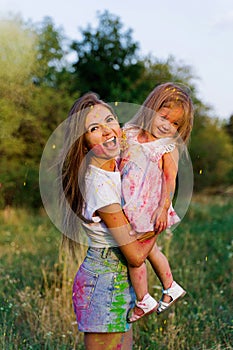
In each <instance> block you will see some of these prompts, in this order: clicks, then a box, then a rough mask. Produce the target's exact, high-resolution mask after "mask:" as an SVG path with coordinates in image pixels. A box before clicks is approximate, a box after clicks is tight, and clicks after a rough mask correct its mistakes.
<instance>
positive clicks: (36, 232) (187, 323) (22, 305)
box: [0, 196, 233, 350]
mask: <svg viewBox="0 0 233 350" xmlns="http://www.w3.org/2000/svg"><path fill="white" fill-rule="evenodd" d="M232 214H233V198H232V197H225V198H224V197H221V196H215V197H214V196H212V197H206V196H199V197H197V196H195V197H194V198H193V200H192V203H191V206H190V209H189V211H188V213H187V214H186V216H185V218H184V219H183V221H182V223H181V224H180V225H179V226H178V228H177V229H176V230H175V231H174V232H173V235H172V236H169V235H166V234H162V235H161V236H160V238H159V245H161V247H162V248H163V251H164V252H165V253H166V255H167V256H168V258H169V261H170V263H171V267H172V271H173V274H174V278H175V280H177V282H179V283H180V284H182V285H183V286H184V288H185V289H186V290H187V294H186V296H185V297H184V298H183V299H182V300H181V301H180V302H179V303H177V304H176V305H174V306H173V307H172V308H171V309H170V311H168V312H166V313H164V314H162V315H160V316H156V315H155V314H152V315H150V316H148V317H146V318H144V319H142V320H140V321H139V322H137V323H135V324H134V339H135V345H134V349H135V350H139V349H141V350H146V349H149V350H154V349H159V350H162V349H164V350H189V349H192V350H199V349H200V350H201V349H202V350H204V349H206V350H207V349H208V350H211V349H212V350H220V349H221V350H222V349H233V315H232V311H233V309H232V290H233V282H232V271H233V263H232V261H233V260H232V258H233V235H232V232H233V215H232ZM0 225H1V236H0V261H1V263H0V273H1V279H0V312H1V316H0V320H1V329H0V348H1V349H2V350H11V349H12V350H13V349H14V350H16V349H17V350H23V349H33V350H37V349H38V350H39V349H47V350H53V349H54V350H55V349H59V350H60V349H61V350H63V349H64V350H67V349H69V350H71V349H77V350H82V349H83V335H82V334H81V333H79V332H78V331H77V325H76V323H75V316H74V312H73V309H72V300H71V295H72V283H73V277H74V274H75V272H76V270H77V267H78V264H79V263H74V262H72V260H71V258H69V257H64V256H61V254H60V253H59V246H60V233H59V232H58V231H57V230H56V228H54V226H53V225H52V224H51V223H50V221H49V219H48V218H47V216H46V215H45V214H44V213H43V212H41V213H30V212H27V211H25V210H23V209H17V210H14V209H10V208H8V209H6V210H4V211H2V212H1V214H0ZM84 253H85V249H82V248H81V247H80V259H79V260H80V261H81V260H82V258H83V256H84ZM148 270H149V286H150V292H151V293H152V294H154V295H155V297H156V298H157V299H159V298H160V296H161V287H160V284H159V282H158V279H157V278H156V277H155V276H154V274H153V272H152V269H151V268H150V266H149V265H148Z"/></svg>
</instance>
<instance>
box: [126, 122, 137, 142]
mask: <svg viewBox="0 0 233 350" xmlns="http://www.w3.org/2000/svg"><path fill="white" fill-rule="evenodd" d="M139 131H140V128H138V127H135V126H133V125H128V126H126V127H123V135H125V136H126V138H127V139H135V140H136V139H137V136H138V133H139Z"/></svg>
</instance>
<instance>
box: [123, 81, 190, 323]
mask: <svg viewBox="0 0 233 350" xmlns="http://www.w3.org/2000/svg"><path fill="white" fill-rule="evenodd" d="M192 125H193V105H192V101H191V98H190V96H189V95H188V94H187V93H186V92H185V91H184V90H183V89H182V88H181V87H180V86H177V85H175V84H173V83H166V84H162V85H159V86H158V87H156V88H155V89H154V90H153V91H152V92H151V93H150V95H149V96H148V97H147V99H146V100H145V102H144V104H143V105H142V107H141V108H140V110H139V112H138V113H137V114H136V116H135V117H134V118H133V119H132V120H131V121H130V122H129V123H127V125H126V126H125V128H124V133H125V137H126V145H125V150H124V151H123V153H122V161H121V166H120V167H121V176H122V195H123V199H124V206H123V209H124V213H125V214H126V216H127V218H128V220H129V222H130V224H131V226H132V228H133V230H134V231H135V232H137V233H138V238H139V237H140V239H143V237H147V238H148V237H150V235H151V234H152V235H153V234H154V233H157V234H159V233H160V232H162V231H163V230H165V229H166V228H168V227H171V226H172V225H174V224H176V223H177V222H179V220H180V219H179V217H178V216H177V214H176V213H175V211H174V209H173V207H172V199H173V196H174V192H175V183H176V176H177V170H178V160H179V152H182V150H183V149H184V147H183V146H184V145H185V144H187V142H188V140H189V136H190V133H191V130H192ZM148 260H149V261H150V263H151V265H152V267H153V269H154V271H155V272H156V274H157V276H158V278H159V279H160V281H161V283H162V286H163V296H162V298H161V300H160V302H159V305H158V308H157V313H158V314H160V313H161V312H163V311H165V310H167V309H168V308H169V307H170V306H171V305H172V304H173V303H174V302H175V301H177V300H178V299H179V298H180V297H182V296H184V295H185V293H186V292H185V291H184V289H183V288H182V287H181V286H179V285H178V284H177V283H176V282H175V281H174V280H173V276H172V272H171V269H170V266H169V262H168V260H167V258H166V257H165V255H164V254H163V253H162V252H161V251H160V250H159V248H158V247H157V245H156V244H155V245H154V247H153V249H152V251H151V252H150V254H149V255H148ZM145 269H146V266H145V264H143V265H142V266H141V267H139V268H134V267H131V266H129V272H130V278H131V281H132V284H133V286H134V289H135V293H136V296H137V303H136V307H135V308H133V309H132V310H131V311H132V312H131V313H130V315H129V322H134V321H136V320H138V319H139V318H141V317H142V316H144V315H145V310H144V304H145V298H144V297H143V294H144V293H145V291H147V277H146V271H145ZM145 285H146V287H145ZM144 288H145V291H144Z"/></svg>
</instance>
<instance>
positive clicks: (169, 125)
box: [163, 120, 171, 131]
mask: <svg viewBox="0 0 233 350" xmlns="http://www.w3.org/2000/svg"><path fill="white" fill-rule="evenodd" d="M170 127H171V124H170V122H169V121H168V120H165V121H164V123H163V128H164V130H166V131H168V130H169V129H170Z"/></svg>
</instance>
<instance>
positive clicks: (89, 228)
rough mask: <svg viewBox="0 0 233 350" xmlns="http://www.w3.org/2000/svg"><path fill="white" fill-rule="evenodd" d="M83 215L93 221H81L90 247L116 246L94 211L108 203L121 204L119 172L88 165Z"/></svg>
mask: <svg viewBox="0 0 233 350" xmlns="http://www.w3.org/2000/svg"><path fill="white" fill-rule="evenodd" d="M83 196H84V202H85V204H84V209H83V216H84V217H85V218H86V219H88V220H92V221H93V223H90V224H87V223H83V227H84V230H85V232H86V234H87V236H88V244H89V246H91V247H95V248H103V247H116V246H117V243H116V241H115V240H114V239H113V237H112V235H111V233H110V232H109V230H108V228H107V227H106V225H105V224H104V222H103V221H102V220H101V218H100V217H99V216H96V214H95V213H96V211H97V210H98V209H100V208H103V207H105V206H107V205H110V204H114V203H117V204H120V205H121V178H120V172H118V171H116V172H112V171H106V170H103V169H100V168H97V167H95V166H94V165H89V166H88V169H87V172H86V175H85V193H84V194H83Z"/></svg>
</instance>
